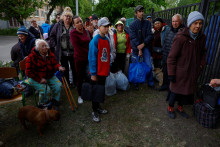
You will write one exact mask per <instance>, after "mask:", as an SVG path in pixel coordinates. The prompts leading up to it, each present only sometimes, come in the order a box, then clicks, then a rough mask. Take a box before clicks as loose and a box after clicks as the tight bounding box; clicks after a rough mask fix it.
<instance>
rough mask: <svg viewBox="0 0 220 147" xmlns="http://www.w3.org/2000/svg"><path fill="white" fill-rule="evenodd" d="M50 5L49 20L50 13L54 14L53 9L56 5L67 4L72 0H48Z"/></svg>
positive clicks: (48, 17)
mask: <svg viewBox="0 0 220 147" xmlns="http://www.w3.org/2000/svg"><path fill="white" fill-rule="evenodd" d="M46 2H48V6H49V12H48V13H47V20H50V15H51V14H52V12H53V10H54V9H55V8H56V6H67V5H68V4H69V3H71V2H72V1H71V0H47V1H46Z"/></svg>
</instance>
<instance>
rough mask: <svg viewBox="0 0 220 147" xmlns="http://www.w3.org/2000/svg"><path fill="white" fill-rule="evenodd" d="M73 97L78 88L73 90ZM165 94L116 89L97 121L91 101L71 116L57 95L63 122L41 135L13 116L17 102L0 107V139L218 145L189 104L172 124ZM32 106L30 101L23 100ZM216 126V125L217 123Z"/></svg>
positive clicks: (110, 146) (214, 132)
mask: <svg viewBox="0 0 220 147" xmlns="http://www.w3.org/2000/svg"><path fill="white" fill-rule="evenodd" d="M72 93H73V95H74V98H77V94H76V89H72ZM165 99H166V92H158V91H155V90H151V89H148V87H147V85H141V87H140V90H139V91H134V90H133V88H132V87H131V89H130V90H129V91H126V92H124V91H118V93H117V95H114V96H112V97H106V100H105V103H104V104H103V105H102V106H103V107H104V108H106V109H107V110H109V114H107V115H101V116H100V117H101V120H102V121H101V122H100V123H94V122H93V121H92V119H91V110H92V109H91V103H90V102H85V103H83V104H82V105H79V108H78V110H77V111H75V112H72V111H71V108H70V104H69V102H68V99H67V97H66V95H65V93H64V90H63V91H62V94H61V103H62V104H61V106H60V112H61V114H62V115H61V120H60V121H58V122H51V123H50V124H49V125H47V126H45V128H44V136H43V137H40V136H39V135H38V133H37V130H36V127H35V126H33V125H32V124H28V128H29V130H27V131H25V130H24V129H23V128H22V127H21V125H20V122H19V120H18V118H17V112H18V108H19V107H21V106H22V105H21V102H15V103H11V104H7V105H3V106H0V110H1V111H0V130H1V131H0V141H3V142H4V144H5V146H49V147H50V146H77V147H78V146H79V147H81V146H95V147H103V146H106V147H115V146H158V147H160V146H161V147H164V146H177V147H182V146H195V147H196V146H198V147H201V146H220V128H219V127H218V128H217V129H207V128H203V127H202V126H200V125H199V124H198V123H197V122H196V120H195V118H194V117H193V113H192V106H186V107H185V111H186V112H187V113H188V114H189V115H190V118H189V119H184V118H182V117H181V116H180V115H177V118H176V119H174V120H171V119H169V118H168V116H167V112H166V108H167V103H166V102H165ZM27 104H28V105H33V104H34V100H33V98H32V97H28V99H27ZM218 125H220V123H218Z"/></svg>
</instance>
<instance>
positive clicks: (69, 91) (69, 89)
mask: <svg viewBox="0 0 220 147" xmlns="http://www.w3.org/2000/svg"><path fill="white" fill-rule="evenodd" d="M64 80H65V83H66V85H67V88H68V90H69V93H70V96H71V98H72V100H73V103H74V105H75V107H76V108H77V104H76V101H75V99H74V98H73V95H72V92H71V91H70V87H69V84H68V83H67V80H66V77H64Z"/></svg>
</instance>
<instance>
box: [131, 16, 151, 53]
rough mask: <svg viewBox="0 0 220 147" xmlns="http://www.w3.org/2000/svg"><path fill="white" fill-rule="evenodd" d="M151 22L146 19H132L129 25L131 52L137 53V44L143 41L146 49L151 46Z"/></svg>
mask: <svg viewBox="0 0 220 147" xmlns="http://www.w3.org/2000/svg"><path fill="white" fill-rule="evenodd" d="M151 29H152V27H151V23H150V21H148V20H144V19H142V20H141V21H140V20H139V19H136V20H134V21H133V22H132V23H131V24H130V26H129V36H130V40H131V48H132V49H133V54H135V55H138V49H137V46H138V45H140V44H142V43H144V44H145V47H147V48H148V49H149V48H150V47H151V44H152V40H153V34H152V31H151Z"/></svg>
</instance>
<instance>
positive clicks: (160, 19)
mask: <svg viewBox="0 0 220 147" xmlns="http://www.w3.org/2000/svg"><path fill="white" fill-rule="evenodd" d="M157 21H159V22H161V23H164V22H163V19H162V18H159V17H158V18H155V19H154V21H153V23H155V22H157Z"/></svg>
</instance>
